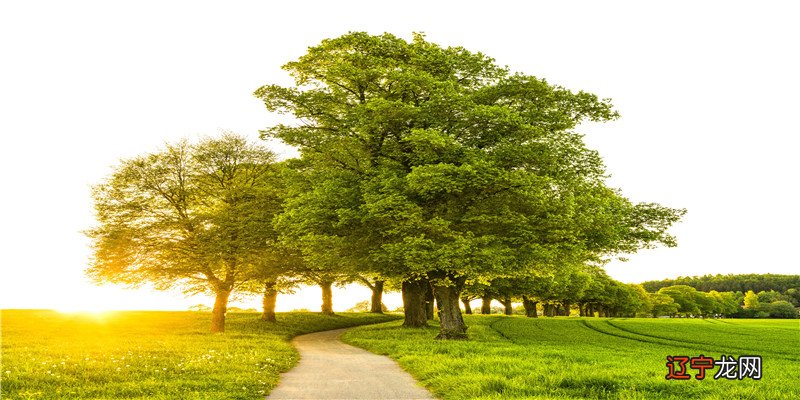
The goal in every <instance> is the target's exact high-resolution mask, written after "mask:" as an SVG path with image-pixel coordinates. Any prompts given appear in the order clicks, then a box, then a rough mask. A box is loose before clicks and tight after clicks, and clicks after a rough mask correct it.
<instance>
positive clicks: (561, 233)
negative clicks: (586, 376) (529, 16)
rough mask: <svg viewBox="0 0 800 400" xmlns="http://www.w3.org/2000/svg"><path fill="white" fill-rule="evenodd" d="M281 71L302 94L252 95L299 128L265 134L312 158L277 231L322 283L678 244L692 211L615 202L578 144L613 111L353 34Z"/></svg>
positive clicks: (447, 52) (478, 273)
mask: <svg viewBox="0 0 800 400" xmlns="http://www.w3.org/2000/svg"><path fill="white" fill-rule="evenodd" d="M284 68H285V69H286V70H287V71H289V73H290V74H291V75H292V76H293V77H294V79H295V85H294V86H293V87H280V86H276V85H266V86H263V87H261V88H259V89H258V90H257V91H256V92H255V95H256V96H257V97H259V98H260V99H262V100H263V101H264V103H265V105H266V107H267V109H269V110H271V111H276V112H282V113H288V114H292V115H293V116H294V117H296V118H297V119H298V120H300V121H302V123H301V124H298V125H293V126H288V125H277V126H273V127H271V128H269V129H267V130H265V131H264V133H263V134H264V136H265V137H269V138H278V139H281V140H283V141H284V142H286V143H288V144H291V145H294V146H297V147H299V148H300V150H301V154H302V159H301V160H300V161H298V162H297V163H295V164H294V165H295V166H296V171H297V176H298V179H297V180H296V181H295V182H296V184H297V187H298V188H302V189H298V190H296V191H295V192H294V195H293V197H292V198H290V199H289V200H288V202H287V205H286V210H287V211H286V213H285V214H284V215H282V216H281V217H280V219H279V224H280V229H281V230H282V231H283V232H284V241H285V242H287V243H289V242H290V243H292V245H293V246H296V247H297V249H298V251H300V252H301V254H302V255H303V257H304V259H305V260H306V261H307V262H308V263H309V264H310V265H312V266H313V267H314V268H319V269H321V270H325V271H334V270H342V269H344V270H347V269H350V270H355V271H358V272H373V273H378V274H381V275H383V276H386V277H390V278H395V279H400V280H402V279H413V278H417V277H421V276H422V277H425V276H428V277H430V278H438V279H441V280H442V281H443V282H455V281H457V280H458V279H457V278H463V277H471V278H481V279H493V278H496V277H511V276H515V275H524V274H525V273H527V272H530V271H531V270H536V269H547V268H553V267H555V266H556V265H563V264H565V263H578V262H581V261H583V260H585V259H587V258H593V257H596V256H598V255H600V254H610V253H617V252H632V251H635V250H637V249H639V248H642V247H649V246H651V245H653V244H655V243H663V244H666V245H668V246H670V245H674V240H673V238H672V237H671V236H669V235H668V234H667V233H666V228H667V227H668V226H669V225H671V224H672V223H674V222H676V221H677V220H678V219H679V218H680V216H681V215H682V214H683V211H682V210H673V209H669V208H665V207H661V206H658V205H655V204H639V205H634V204H632V203H630V202H629V201H628V200H627V199H625V198H623V197H622V196H620V195H619V194H618V193H617V192H616V191H615V190H612V189H610V188H607V187H606V186H605V185H604V183H603V179H604V174H605V172H604V168H603V165H602V162H601V160H600V157H599V156H598V155H597V154H596V153H595V152H593V151H591V150H589V149H587V148H586V147H585V145H584V144H583V141H582V139H581V136H580V135H579V134H577V133H575V132H572V129H573V128H575V127H576V126H577V125H578V124H580V123H581V122H582V121H607V120H611V119H614V118H616V117H617V113H616V112H615V111H613V110H612V109H611V105H610V103H609V101H608V100H599V99H598V98H597V97H596V96H594V95H592V94H588V93H585V92H577V93H575V92H571V91H569V90H566V89H564V88H561V87H558V86H554V85H551V84H548V83H547V82H545V81H544V80H542V79H538V78H535V77H532V76H525V75H521V74H512V73H510V72H509V71H508V70H507V69H505V68H501V67H499V66H497V65H495V63H494V60H492V59H491V58H489V57H487V56H485V55H483V54H481V53H472V52H469V51H467V50H466V49H463V48H459V47H454V48H443V47H441V46H438V45H436V44H434V43H430V42H427V41H425V39H424V37H423V36H422V35H414V38H413V40H412V41H410V42H407V41H405V40H403V39H400V38H397V37H395V36H393V35H390V34H384V35H378V36H371V35H368V34H366V33H360V32H355V33H349V34H346V35H343V36H341V37H338V38H335V39H326V40H323V41H322V42H321V43H320V44H319V45H317V46H314V47H311V48H309V50H308V52H307V54H305V55H303V56H302V57H300V58H299V59H298V60H296V61H293V62H290V63H287V64H286V65H285V66H284ZM331 260H336V265H335V266H333V265H332V261H331Z"/></svg>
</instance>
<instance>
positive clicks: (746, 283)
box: [642, 274, 800, 293]
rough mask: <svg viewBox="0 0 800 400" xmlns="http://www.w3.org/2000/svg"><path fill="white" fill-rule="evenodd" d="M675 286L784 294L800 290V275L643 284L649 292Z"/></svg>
mask: <svg viewBox="0 0 800 400" xmlns="http://www.w3.org/2000/svg"><path fill="white" fill-rule="evenodd" d="M675 285H686V286H691V287H693V288H695V289H697V290H700V291H703V292H710V291H712V290H716V291H718V292H746V291H748V290H752V291H755V292H763V291H771V290H772V291H776V292H780V293H784V292H786V291H787V290H789V289H795V290H800V275H778V274H738V275H735V274H728V275H722V274H717V275H703V276H679V277H678V278H675V279H664V280H661V281H647V282H642V286H643V287H644V288H645V289H646V290H647V291H648V292H655V291H658V290H659V289H661V288H664V287H667V286H675Z"/></svg>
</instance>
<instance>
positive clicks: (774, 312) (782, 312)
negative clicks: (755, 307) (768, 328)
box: [760, 300, 798, 318]
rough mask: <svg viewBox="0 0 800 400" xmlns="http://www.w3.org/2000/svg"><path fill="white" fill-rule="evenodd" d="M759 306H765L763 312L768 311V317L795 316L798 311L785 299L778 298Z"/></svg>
mask: <svg viewBox="0 0 800 400" xmlns="http://www.w3.org/2000/svg"><path fill="white" fill-rule="evenodd" d="M760 308H765V310H763V311H765V312H767V313H769V316H770V318H797V317H798V311H797V310H796V309H795V307H794V306H793V305H792V303H789V302H788V301H785V300H778V301H775V302H772V303H769V304H762V305H761V307H760Z"/></svg>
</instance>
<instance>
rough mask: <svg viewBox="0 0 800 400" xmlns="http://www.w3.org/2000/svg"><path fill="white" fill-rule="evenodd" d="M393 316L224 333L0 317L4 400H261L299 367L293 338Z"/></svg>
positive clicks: (109, 318) (165, 324)
mask: <svg viewBox="0 0 800 400" xmlns="http://www.w3.org/2000/svg"><path fill="white" fill-rule="evenodd" d="M395 318H398V317H397V316H393V315H375V314H366V313H363V314H362V313H341V314H339V315H337V316H333V317H329V316H324V315H321V314H318V313H279V314H278V320H279V322H277V323H265V322H262V321H260V320H259V319H258V314H255V313H232V314H229V316H228V319H227V327H226V328H227V331H226V333H225V334H224V335H214V334H210V333H208V330H209V315H208V314H207V313H196V312H113V313H106V314H97V315H92V314H61V313H58V312H54V311H38V310H37V311H33V310H4V311H2V350H3V357H2V366H0V374H2V378H1V384H2V389H1V390H2V392H1V393H2V396H0V397H2V398H3V399H63V398H68V399H76V398H80V399H99V398H103V399H108V398H127V399H135V398H142V399H144V398H147V399H186V398H194V399H258V398H263V396H264V395H265V394H266V393H268V392H269V391H270V390H271V389H272V388H273V387H274V386H275V385H276V384H277V381H278V375H279V374H280V373H281V372H284V371H287V370H289V369H290V368H291V367H292V366H294V365H295V363H296V362H297V359H298V356H297V352H296V351H295V349H294V348H293V347H292V346H291V345H289V343H288V339H290V338H291V337H293V336H295V335H299V334H303V333H308V332H316V331H322V330H328V329H335V328H343V327H350V326H356V325H363V324H371V323H376V322H385V321H390V320H392V319H395Z"/></svg>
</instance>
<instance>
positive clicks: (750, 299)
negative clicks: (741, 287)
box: [742, 290, 759, 310]
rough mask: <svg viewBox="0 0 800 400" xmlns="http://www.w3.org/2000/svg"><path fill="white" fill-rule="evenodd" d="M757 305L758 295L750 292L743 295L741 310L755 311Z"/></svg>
mask: <svg viewBox="0 0 800 400" xmlns="http://www.w3.org/2000/svg"><path fill="white" fill-rule="evenodd" d="M758 304H759V302H758V295H757V294H755V293H754V292H753V291H752V290H748V291H747V293H745V295H744V306H743V307H742V308H744V309H745V310H757V309H758Z"/></svg>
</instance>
